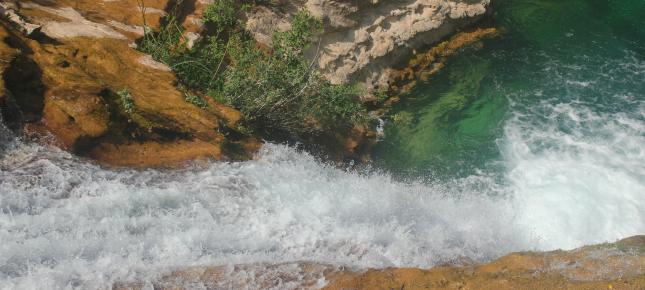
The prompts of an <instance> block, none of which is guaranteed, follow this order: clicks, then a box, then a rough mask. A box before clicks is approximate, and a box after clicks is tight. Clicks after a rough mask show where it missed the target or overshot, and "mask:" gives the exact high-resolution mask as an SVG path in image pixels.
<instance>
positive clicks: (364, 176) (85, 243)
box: [0, 0, 645, 289]
mask: <svg viewBox="0 0 645 290" xmlns="http://www.w3.org/2000/svg"><path fill="white" fill-rule="evenodd" d="M495 5H496V7H495V11H496V12H495V15H494V18H495V21H496V23H497V25H498V26H499V27H500V28H502V29H503V31H504V33H503V34H502V36H501V37H499V38H497V39H493V40H489V41H486V42H485V43H484V45H483V47H481V48H478V49H470V50H467V51H465V52H463V53H462V54H460V55H459V56H458V57H456V58H455V59H453V60H451V61H450V63H449V64H448V65H447V67H446V69H444V70H443V71H442V72H441V73H440V74H438V75H436V76H435V77H434V78H433V79H431V80H429V81H428V82H427V83H425V84H421V85H419V86H418V87H417V88H416V89H415V90H414V91H413V92H412V93H411V94H410V95H409V96H408V97H407V98H406V100H405V101H404V102H403V103H401V104H399V105H397V107H396V108H395V113H396V116H397V117H396V118H393V120H392V121H388V122H387V124H386V127H385V133H386V137H385V140H383V142H382V143H381V144H379V146H378V148H377V150H376V154H375V162H374V164H373V169H372V170H369V171H368V170H366V171H356V170H341V169H338V168H336V167H334V166H330V165H327V164H325V163H324V162H320V161H319V160H316V159H315V158H313V157H311V156H309V155H307V154H306V153H302V152H298V151H297V150H295V149H293V148H289V147H286V146H282V145H273V144H267V145H265V146H264V148H263V149H262V150H261V152H260V153H259V156H258V158H257V160H254V161H249V162H241V163H223V162H213V163H211V164H208V165H205V166H204V165H199V166H198V165H195V166H190V167H188V168H185V169H181V170H172V171H158V170H145V171H135V170H106V169H104V168H101V167H99V166H96V165H93V164H92V163H90V162H87V161H85V160H80V159H78V158H75V157H73V156H71V155H69V154H67V153H65V152H63V151H61V150H58V149H55V148H51V147H47V146H42V145H36V144H30V143H27V142H23V141H20V140H18V139H15V138H12V137H10V136H9V134H8V132H6V130H4V129H2V128H0V142H1V143H2V146H0V147H1V148H0V154H1V155H0V289H52V288H61V289H67V288H78V289H92V288H98V289H106V288H108V289H109V285H111V283H112V282H114V281H137V280H147V279H154V278H155V277H158V275H159V273H163V272H166V271H170V270H173V269H177V268H182V267H186V266H193V265H224V264H240V263H257V262H271V263H278V262H290V261H316V262H321V263H329V264H331V265H345V266H353V267H387V266H412V267H431V266H433V265H436V264H438V263H444V262H457V261H463V260H464V259H470V260H473V261H478V262H481V261H488V260H490V259H493V258H496V257H499V256H501V255H504V254H506V253H508V252H511V251H518V250H550V249H556V248H564V249H571V248H574V247H578V246H581V245H584V244H590V243H598V242H604V241H614V240H616V239H619V238H624V237H627V236H630V235H636V234H643V233H645V2H644V1H640V0H620V1H618V0H613V1H612V0H586V1H583V0H571V1H556V0H506V1H503V0H500V1H497V3H496V4H495ZM283 287H284V288H288V285H282V286H280V287H279V288H283Z"/></svg>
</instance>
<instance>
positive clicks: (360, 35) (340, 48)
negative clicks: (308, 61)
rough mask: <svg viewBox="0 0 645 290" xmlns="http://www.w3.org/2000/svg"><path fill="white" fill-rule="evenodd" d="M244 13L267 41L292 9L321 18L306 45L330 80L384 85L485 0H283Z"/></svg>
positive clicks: (482, 8) (471, 17)
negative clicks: (319, 31)
mask: <svg viewBox="0 0 645 290" xmlns="http://www.w3.org/2000/svg"><path fill="white" fill-rule="evenodd" d="M283 2H284V3H283V4H280V5H277V7H270V8H267V7H259V8H256V9H254V10H252V11H251V12H250V13H248V14H249V15H248V18H249V20H248V28H249V29H250V30H251V31H252V32H253V33H254V35H255V37H256V39H257V40H258V41H260V42H263V43H265V44H267V45H270V39H271V38H270V35H271V34H272V33H273V31H275V30H283V29H287V28H288V27H289V17H290V15H291V14H293V11H295V10H298V9H307V10H308V11H309V12H310V13H311V14H312V15H313V16H315V17H318V18H321V19H323V23H324V24H325V29H324V33H323V34H321V35H320V37H319V43H318V44H316V45H315V47H313V48H312V49H311V51H310V54H311V57H312V58H315V60H316V63H317V64H318V67H319V68H320V69H321V70H322V72H324V74H325V76H326V77H327V78H328V79H329V80H330V81H331V82H332V83H345V82H349V81H352V82H362V83H365V84H366V85H367V87H368V88H375V89H384V88H386V87H387V86H388V83H389V82H390V80H391V78H392V74H393V72H394V69H395V68H397V67H399V66H400V65H401V64H402V63H405V61H406V60H407V59H410V58H411V57H412V56H413V55H415V54H416V53H417V50H420V49H424V48H428V47H429V46H431V45H432V44H436V43H437V42H438V41H440V40H441V39H442V38H445V37H446V36H448V35H450V34H453V33H455V32H456V31H457V30H458V29H460V28H462V27H464V26H466V25H468V24H470V23H473V22H474V21H476V20H478V19H479V18H480V17H481V16H483V15H484V14H485V13H486V11H487V9H488V7H489V4H490V0H395V1H379V0H372V1H347V0H308V1H283Z"/></svg>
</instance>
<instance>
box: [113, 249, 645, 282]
mask: <svg viewBox="0 0 645 290" xmlns="http://www.w3.org/2000/svg"><path fill="white" fill-rule="evenodd" d="M146 284H152V285H151V286H154V289H191V288H190V287H193V288H194V287H196V286H198V287H202V286H203V288H206V289H243V288H246V289H268V288H271V289H282V288H287V289H319V288H322V289H327V290H340V289H384V290H389V289H408V290H412V289H462V290H480V289H490V290H506V289H508V290H517V289H531V290H537V289H545V290H551V289H626V290H627V289H629V290H636V289H645V236H635V237H631V238H627V239H624V240H621V241H618V242H616V243H612V244H602V245H595V246H587V247H582V248H579V249H576V250H572V251H553V252H544V253H538V252H524V253H514V254H510V255H508V256H505V257H502V258H500V259H498V260H496V261H493V262H491V263H488V264H484V265H470V266H439V267H435V268H432V269H428V270H426V269H416V268H388V269H367V270H358V269H357V270H353V269H345V268H343V267H338V266H331V265H322V264H314V263H301V262H294V263H281V264H274V265H268V264H251V265H236V266H219V267H195V268H190V269H186V270H180V271H176V272H173V273H170V274H168V275H166V276H164V277H163V278H162V279H160V280H159V281H152V282H146V283H136V284H119V285H116V286H115V289H119V290H125V289H130V290H132V289H142V288H143V287H144V286H145V285H146Z"/></svg>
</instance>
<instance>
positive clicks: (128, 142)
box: [0, 2, 257, 167]
mask: <svg viewBox="0 0 645 290" xmlns="http://www.w3.org/2000/svg"><path fill="white" fill-rule="evenodd" d="M82 3H87V2H82ZM21 6H22V9H24V12H25V13H24V17H25V19H26V20H28V21H29V22H30V23H39V24H40V25H42V27H43V29H42V31H41V32H42V33H41V35H38V36H36V37H34V39H30V38H27V37H24V36H23V34H22V33H18V32H11V31H12V28H11V27H10V25H9V24H7V23H2V26H0V33H2V34H6V35H11V37H4V38H3V39H4V42H2V45H0V53H1V55H0V56H1V57H2V59H3V60H5V59H6V60H7V62H5V63H3V64H2V65H3V67H0V69H3V71H4V73H3V75H4V78H3V80H6V81H7V83H6V85H5V86H2V88H3V89H4V88H6V89H7V91H8V93H4V94H1V95H3V96H4V95H9V93H12V94H13V99H15V103H16V104H17V105H16V107H17V109H13V110H12V111H20V113H21V121H23V122H24V123H25V124H24V129H25V132H26V133H27V134H28V135H29V136H34V137H38V136H46V135H47V134H49V133H51V134H53V136H54V137H55V138H54V141H53V142H54V144H56V145H58V146H60V147H62V148H65V149H68V150H70V151H73V152H75V153H77V154H79V155H82V156H87V157H91V158H93V159H95V160H98V161H99V162H101V163H103V164H107V165H114V166H132V167H146V166H171V165H173V164H176V163H180V162H184V161H187V160H193V159H199V158H213V159H222V158H228V157H230V156H229V155H228V154H226V153H227V152H225V151H227V150H225V149H223V147H225V148H229V149H230V148H233V149H234V150H233V151H232V152H235V153H233V154H232V155H235V156H234V157H235V158H249V157H248V156H249V155H250V154H252V153H253V150H255V149H257V148H256V147H257V146H255V145H253V144H255V142H254V141H253V140H252V139H248V140H247V139H244V140H237V139H236V140H229V139H227V138H226V137H225V136H224V133H222V132H223V131H230V130H232V129H231V128H233V129H234V128H235V126H236V125H237V122H238V121H239V120H240V118H241V114H240V113H239V112H238V111H237V110H235V109H232V108H228V107H226V106H224V105H221V104H218V103H217V102H215V101H213V100H207V102H208V104H209V105H208V107H206V108H199V107H197V106H195V105H193V104H191V103H189V102H187V101H186V96H187V94H192V93H190V92H183V91H180V90H179V89H178V88H177V87H176V85H177V84H178V81H177V79H176V78H175V76H174V74H173V73H172V72H171V71H170V69H169V68H168V67H167V66H165V65H163V64H161V63H158V62H156V61H154V60H152V59H151V58H150V57H149V56H147V55H145V54H143V53H140V52H138V51H136V50H134V49H132V48H131V47H130V45H129V42H130V38H129V37H128V36H126V35H125V34H122V33H121V32H119V31H117V30H114V29H112V28H111V27H110V26H108V25H106V24H103V23H98V22H93V21H91V20H89V18H88V17H85V16H84V15H83V13H81V12H79V11H77V10H75V9H72V8H71V7H67V6H57V5H49V6H44V5H40V4H35V3H32V2H23V3H22V4H21ZM19 12H21V13H22V12H23V10H19ZM94 17H96V16H94ZM9 44H11V45H13V46H15V47H17V48H12V47H11V46H10V45H9ZM5 103H6V102H5ZM5 107H6V106H5ZM18 109H19V110H18ZM6 111H9V110H3V114H4V113H5V112H6ZM5 119H6V118H5ZM40 139H41V140H44V139H43V138H40ZM45 139H46V138H45ZM237 147H239V148H237ZM236 148H237V149H236ZM240 152H242V154H241V155H240Z"/></svg>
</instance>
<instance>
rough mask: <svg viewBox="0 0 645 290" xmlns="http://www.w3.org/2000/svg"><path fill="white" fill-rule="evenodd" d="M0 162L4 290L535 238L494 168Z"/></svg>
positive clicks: (396, 257) (423, 256) (475, 253)
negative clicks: (398, 177) (476, 171)
mask: <svg viewBox="0 0 645 290" xmlns="http://www.w3.org/2000/svg"><path fill="white" fill-rule="evenodd" d="M0 168H2V173H1V175H0V177H1V178H2V183H0V193H1V195H0V209H1V210H2V212H1V213H2V214H1V215H0V240H2V241H3V243H2V245H1V246H0V265H2V266H0V273H1V274H0V275H1V276H0V279H1V281H3V283H0V284H3V285H6V286H5V287H7V288H39V287H41V286H43V285H48V284H49V283H52V285H59V286H62V287H71V288H73V287H79V288H88V287H90V288H91V287H96V285H100V286H101V287H103V286H105V285H108V284H109V283H111V282H112V281H115V280H129V279H140V278H141V277H148V276H146V275H156V274H158V273H160V272H163V271H164V270H168V269H171V268H173V267H183V266H189V265H217V264H228V263H235V264H236V263H251V262H263V261H266V262H273V263H276V262H282V261H299V260H313V261H317V262H323V263H332V264H343V265H351V266H361V267H367V266H370V267H385V266H421V267H429V266H432V265H435V264H436V263H439V262H446V261H451V260H456V259H460V258H462V257H468V258H471V259H474V260H478V261H481V260H487V259H490V258H492V257H496V256H499V255H501V254H504V253H506V252H509V251H512V250H518V249H524V248H527V247H529V243H527V242H526V241H525V240H523V237H522V232H521V229H519V228H517V227H515V226H514V224H513V222H512V221H513V218H514V217H513V211H512V207H511V206H510V204H509V202H508V201H507V200H506V199H505V198H491V197H490V196H489V193H488V192H486V191H487V190H489V188H491V186H488V185H486V184H487V183H488V182H489V180H487V179H486V178H485V177H472V178H470V179H467V180H463V181H460V182H456V183H455V184H453V185H425V184H421V183H413V184H403V183H399V182H395V181H392V180H391V179H390V178H389V177H388V176H387V175H385V174H371V175H364V174H360V173H357V172H345V171H342V170H339V169H336V168H333V167H331V166H327V165H324V164H322V163H319V162H317V161H316V160H315V159H314V158H312V157H311V156H309V155H307V154H305V153H301V152H297V151H295V150H294V149H292V148H288V147H284V146H279V145H271V144H269V145H266V146H264V148H263V149H262V152H261V153H260V156H259V158H258V160H255V161H250V162H244V163H212V164H210V165H209V166H207V167H205V168H203V167H191V168H187V169H185V170H181V171H156V170H146V171H132V170H125V171H112V170H105V169H101V168H99V167H97V166H95V165H92V164H90V163H87V162H84V161H81V160H78V159H76V158H74V157H72V156H70V155H69V154H67V153H65V152H61V151H60V150H57V149H54V148H48V147H42V146H37V145H27V144H23V145H21V146H18V147H17V149H15V150H13V151H10V152H8V153H7V155H5V157H4V158H3V159H2V161H1V163H0ZM458 196H461V197H458Z"/></svg>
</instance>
